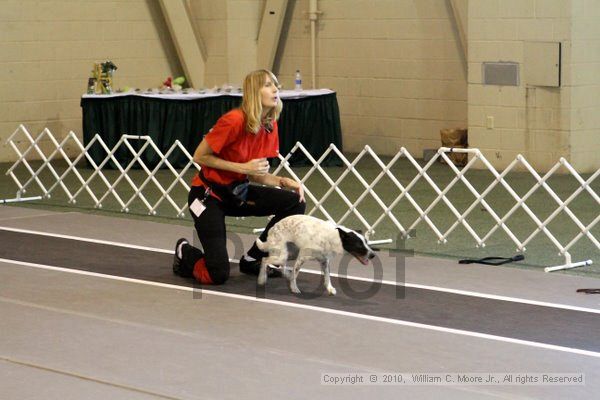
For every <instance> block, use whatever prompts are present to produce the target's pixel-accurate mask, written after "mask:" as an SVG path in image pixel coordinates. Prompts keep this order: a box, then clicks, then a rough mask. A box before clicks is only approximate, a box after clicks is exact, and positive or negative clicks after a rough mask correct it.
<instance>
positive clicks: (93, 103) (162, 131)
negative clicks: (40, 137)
mask: <svg viewBox="0 0 600 400" xmlns="http://www.w3.org/2000/svg"><path fill="white" fill-rule="evenodd" d="M280 98H281V99H282V101H283V111H282V113H281V115H280V117H279V121H278V126H279V152H280V154H282V155H283V156H285V155H287V154H288V153H289V151H290V150H291V149H292V147H293V146H294V145H295V144H296V142H298V141H299V142H300V143H302V144H303V145H304V147H306V149H307V150H308V151H309V152H310V154H311V156H312V157H314V158H315V159H318V158H319V157H321V155H322V154H323V152H324V151H325V150H326V149H327V148H328V147H329V145H330V144H331V143H333V144H335V145H336V147H337V148H338V149H340V150H342V132H341V126H340V115H339V108H338V104H337V98H336V93H335V92H334V91H331V90H328V89H317V90H305V91H291V90H287V91H286V90H282V91H281V92H280ZM241 101H242V95H241V93H238V92H236V91H232V92H223V91H191V90H190V91H188V92H187V93H181V92H180V93H175V92H172V93H169V92H166V93H160V92H158V91H148V92H140V91H129V92H125V93H115V94H111V95H83V96H82V98H81V108H82V112H83V118H82V119H83V140H84V144H85V145H87V144H88V143H90V141H91V140H92V138H93V137H94V136H95V135H96V134H98V135H100V137H101V138H102V140H103V141H104V142H105V143H106V145H107V146H108V147H109V148H110V149H112V147H113V146H114V145H115V144H116V143H117V142H118V141H119V140H120V138H121V136H122V135H123V134H128V135H140V136H143V135H147V136H150V137H151V138H152V140H153V141H154V143H155V144H156V145H157V147H158V148H159V149H160V150H161V151H162V152H163V153H166V151H167V150H168V149H169V148H170V147H171V146H172V144H173V143H174V142H175V140H179V141H180V142H181V143H182V144H183V146H185V148H186V149H187V150H188V151H189V152H190V153H191V154H193V152H194V150H195V149H196V147H197V146H198V144H199V143H200V141H201V140H202V137H203V136H204V135H205V134H206V133H208V131H209V130H210V128H212V127H213V125H214V124H215V122H216V121H217V119H219V117H220V116H221V115H223V114H225V113H226V112H227V111H229V110H231V109H233V108H235V107H239V106H240V104H241ZM131 143H132V146H133V147H134V149H136V150H138V149H139V148H140V147H141V145H142V143H135V141H131ZM89 154H90V155H91V157H92V159H93V160H94V162H96V163H99V162H101V161H102V160H104V159H105V158H106V156H107V153H106V151H105V150H104V149H102V147H101V146H100V145H99V144H95V145H93V146H92V147H91V148H90V150H89ZM115 158H116V159H117V160H118V161H119V163H120V164H122V165H126V163H127V162H129V161H130V160H131V159H132V158H133V157H132V155H131V153H130V152H129V151H128V150H127V149H126V148H125V146H120V147H119V149H118V151H117V152H116V153H115ZM141 158H142V160H143V161H144V162H145V163H146V164H147V165H148V166H150V167H152V166H154V165H156V164H157V163H158V161H159V157H158V155H157V154H156V153H155V152H153V151H145V152H144V153H143V155H142V157H141ZM169 161H170V162H172V163H173V165H174V166H176V167H182V166H184V165H185V164H187V162H188V160H187V157H186V156H185V155H184V154H183V153H182V152H180V151H176V152H174V153H173V155H172V156H171V157H169ZM290 163H291V164H292V165H295V166H298V165H307V164H308V160H307V158H306V157H305V156H304V155H303V154H302V153H301V152H299V151H297V152H296V153H294V156H293V157H292V158H291V159H290ZM324 164H325V165H339V160H338V158H337V157H335V156H330V157H328V158H327V159H326V160H325V162H324Z"/></svg>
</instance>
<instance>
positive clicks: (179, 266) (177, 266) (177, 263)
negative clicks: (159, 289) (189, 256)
mask: <svg viewBox="0 0 600 400" xmlns="http://www.w3.org/2000/svg"><path fill="white" fill-rule="evenodd" d="M186 244H188V245H189V244H190V243H189V242H188V241H187V239H185V238H181V239H179V240H178V241H177V244H176V245H175V256H174V257H173V273H174V274H175V275H178V276H181V277H183V278H191V277H192V276H193V270H190V269H189V268H186V266H185V264H184V263H183V261H182V259H181V257H179V255H178V254H177V251H178V250H179V246H180V245H182V246H185V245H186ZM182 254H183V249H182Z"/></svg>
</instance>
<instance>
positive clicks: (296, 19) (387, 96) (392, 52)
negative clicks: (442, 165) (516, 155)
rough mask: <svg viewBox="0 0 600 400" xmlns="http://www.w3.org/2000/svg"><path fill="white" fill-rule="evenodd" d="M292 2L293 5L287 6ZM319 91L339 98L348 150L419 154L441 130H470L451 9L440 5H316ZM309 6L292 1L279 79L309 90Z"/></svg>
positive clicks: (326, 1)
mask: <svg viewBox="0 0 600 400" xmlns="http://www.w3.org/2000/svg"><path fill="white" fill-rule="evenodd" d="M290 3H293V2H290ZM318 7H319V10H320V11H322V12H323V14H321V15H320V16H319V22H318V28H317V44H316V53H317V65H316V75H317V86H318V87H328V88H331V89H333V90H335V91H337V97H338V102H339V106H340V114H341V123H342V130H343V140H344V149H345V150H347V151H359V150H360V149H362V148H363V147H364V145H366V144H369V145H370V146H371V147H373V148H374V149H375V150H376V151H377V152H378V153H380V154H395V153H396V152H397V151H398V150H399V149H400V147H401V146H404V147H407V148H408V149H409V150H410V151H411V152H413V154H415V155H421V154H422V150H423V149H425V148H437V147H439V145H440V133H439V131H440V129H442V128H449V127H450V128H451V127H465V126H466V123H467V92H466V87H467V86H466V76H465V75H466V74H465V72H464V71H465V64H464V62H465V60H464V57H463V55H462V49H461V48H460V40H459V36H458V32H457V31H456V28H455V25H454V23H453V19H452V18H453V17H452V10H451V8H450V6H449V3H448V2H447V1H440V0H377V1H366V0H319V2H318ZM307 11H308V1H307V0H298V1H296V2H295V5H294V10H293V14H292V15H293V16H292V21H291V25H290V26H289V29H288V35H287V40H286V42H285V46H284V48H283V51H282V57H281V64H280V68H279V75H280V79H281V81H282V82H283V84H284V85H285V87H287V88H291V87H293V80H294V72H295V70H296V69H300V71H301V72H302V77H303V84H304V87H310V86H311V61H310V24H309V21H308V16H307V14H306V13H307Z"/></svg>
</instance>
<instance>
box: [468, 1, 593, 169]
mask: <svg viewBox="0 0 600 400" xmlns="http://www.w3.org/2000/svg"><path fill="white" fill-rule="evenodd" d="M599 10H600V1H598V0H590V1H588V0H543V1H540V0H486V1H469V17H468V23H469V78H468V98H469V106H468V118H469V142H470V145H471V146H472V147H478V148H480V149H482V150H483V152H484V154H485V155H486V157H487V158H488V159H489V160H490V161H491V162H492V163H493V164H494V165H495V166H496V167H498V168H504V167H505V166H506V165H507V164H508V163H509V162H511V161H512V160H513V159H514V158H515V157H516V155H517V154H519V153H521V154H523V155H524V156H525V157H526V159H527V160H528V161H529V162H530V163H531V164H532V165H533V166H534V167H535V168H536V169H538V170H540V171H545V170H548V169H549V168H551V167H552V166H553V165H554V164H555V163H556V162H557V161H558V160H559V158H560V157H565V158H566V159H568V160H569V161H570V162H572V163H573V164H574V165H576V166H577V168H578V169H579V170H581V171H593V170H595V169H597V168H598V167H600V162H599V161H598V158H597V157H596V158H595V159H594V153H596V154H597V151H598V149H599V148H598V137H599V136H600V132H599V129H600V128H599V127H600V125H598V124H596V125H594V116H595V115H597V114H598V111H599V110H598V100H597V98H598V97H599V96H598V95H597V94H598V81H599V79H600V74H598V71H600V68H599V64H598V59H599V56H598V54H599V53H598V50H599V48H598V45H597V43H598V40H599V39H600V29H599V28H597V27H596V25H597V24H594V23H593V21H597V18H598V17H596V19H595V20H594V18H593V17H592V16H593V15H598V13H599ZM528 41H533V42H560V43H561V44H562V57H561V60H562V63H561V69H562V71H561V86H560V87H541V86H533V85H529V84H528V82H527V81H526V79H525V74H524V69H525V66H526V65H525V63H526V62H527V61H526V60H525V54H524V44H525V42H528ZM484 61H514V62H517V63H519V66H520V73H521V82H520V85H519V86H516V87H512V86H494V85H483V84H482V63H483V62H484ZM592 71H595V73H593V72H592ZM594 93H595V95H594ZM492 120H493V123H492ZM492 124H493V128H492Z"/></svg>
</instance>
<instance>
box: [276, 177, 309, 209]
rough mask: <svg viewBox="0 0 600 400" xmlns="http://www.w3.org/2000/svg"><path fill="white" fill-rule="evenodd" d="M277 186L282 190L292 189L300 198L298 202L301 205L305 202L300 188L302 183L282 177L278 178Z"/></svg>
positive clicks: (302, 190) (302, 189)
mask: <svg viewBox="0 0 600 400" xmlns="http://www.w3.org/2000/svg"><path fill="white" fill-rule="evenodd" d="M279 186H280V187H282V188H288V189H293V190H294V191H295V192H296V193H298V196H300V202H301V203H303V202H304V201H305V199H304V188H303V187H302V183H300V182H296V181H295V180H293V179H290V178H285V177H284V178H279Z"/></svg>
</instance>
